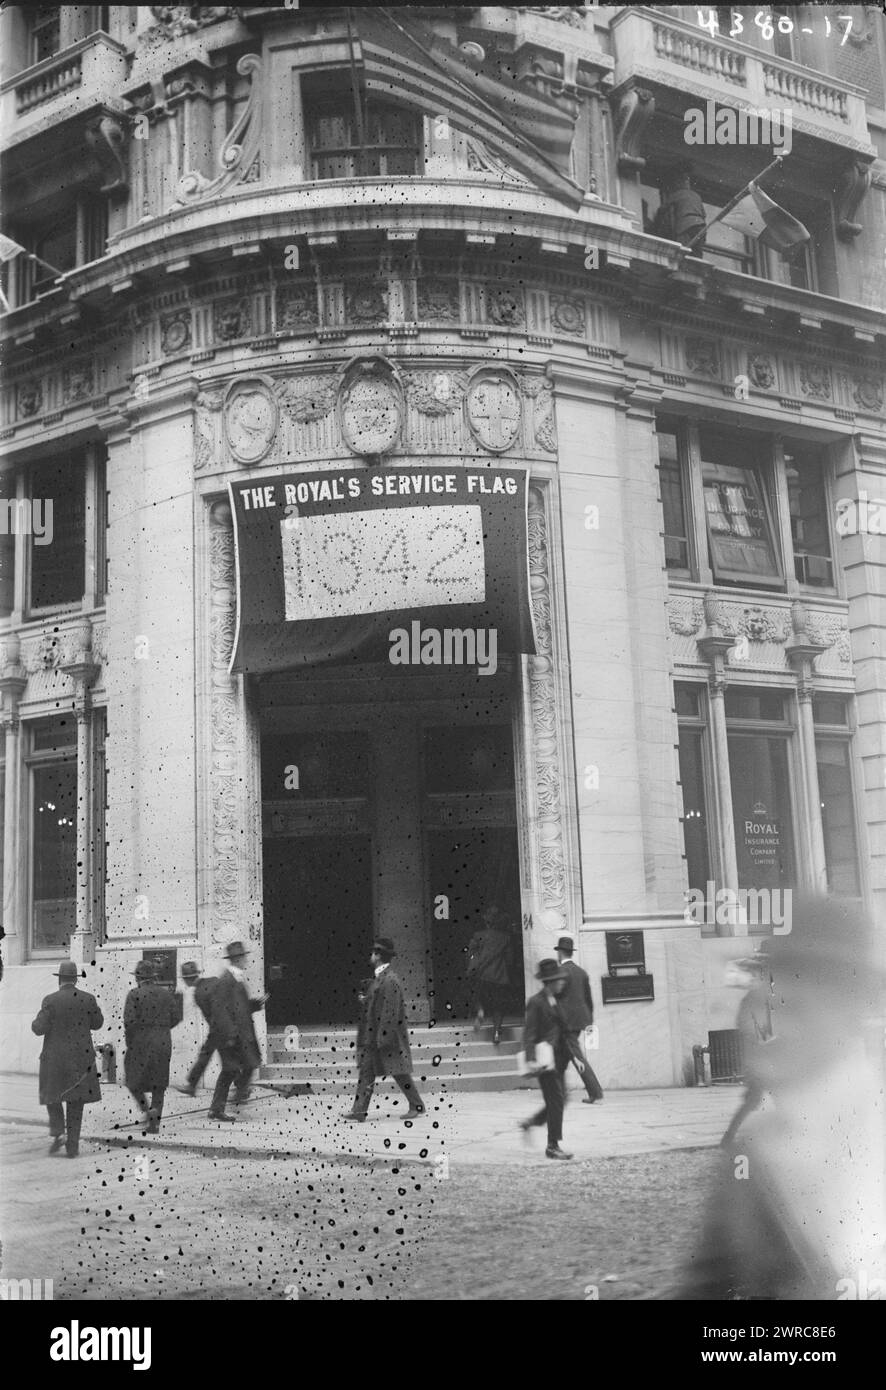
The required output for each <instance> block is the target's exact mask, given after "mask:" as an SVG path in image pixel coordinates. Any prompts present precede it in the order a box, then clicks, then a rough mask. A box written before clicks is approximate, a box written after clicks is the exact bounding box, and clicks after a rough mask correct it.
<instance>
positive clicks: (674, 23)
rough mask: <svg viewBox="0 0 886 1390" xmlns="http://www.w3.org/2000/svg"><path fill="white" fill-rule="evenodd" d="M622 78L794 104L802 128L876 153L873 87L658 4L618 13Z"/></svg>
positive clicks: (760, 103) (730, 99)
mask: <svg viewBox="0 0 886 1390" xmlns="http://www.w3.org/2000/svg"><path fill="white" fill-rule="evenodd" d="M612 34H613V46H614V51H615V74H614V77H615V86H616V88H617V87H619V86H621V84H622V83H624V82H627V81H629V80H631V79H634V80H639V79H642V80H643V81H644V82H647V83H651V84H653V85H655V84H657V85H659V86H664V87H671V88H674V89H675V90H676V91H681V90H682V91H685V92H688V93H691V94H692V95H693V96H695V97H700V98H702V99H705V98H710V99H711V100H715V101H719V102H720V103H721V104H729V103H731V104H734V105H736V106H739V107H745V108H747V109H757V108H765V107H786V108H788V109H789V110H792V111H793V115H794V122H793V123H794V128H795V130H802V131H805V132H806V133H808V134H810V135H814V136H817V137H819V138H820V139H825V140H834V141H836V142H837V143H839V144H843V145H847V146H849V147H850V148H852V149H855V150H860V151H864V152H866V153H869V154H873V153H874V149H873V146H872V145H871V141H870V135H869V134H868V128H867V119H866V111H865V93H864V90H863V89H862V88H861V87H856V86H853V84H852V83H849V82H841V81H839V80H838V79H837V78H834V77H829V76H827V75H826V74H818V73H810V71H809V69H808V68H804V67H801V66H800V64H799V63H793V62H790V61H789V60H788V59H781V58H777V57H775V56H774V55H773V54H772V53H771V52H760V51H759V50H758V49H754V48H751V47H749V46H748V45H747V44H742V43H739V42H734V41H732V40H723V41H720V40H717V39H712V38H711V37H710V36H709V35H708V34H707V32H706V31H704V30H702V29H700V28H698V27H696V26H695V25H693V24H690V23H687V22H686V21H684V20H680V19H670V18H665V17H664V16H663V15H662V14H661V13H660V12H658V11H656V10H652V9H641V8H636V9H633V8H629V7H625V8H624V9H622V10H620V11H619V12H618V13H617V14H616V15H615V16H614V17H613V20H612Z"/></svg>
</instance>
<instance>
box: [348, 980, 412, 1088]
mask: <svg viewBox="0 0 886 1390" xmlns="http://www.w3.org/2000/svg"><path fill="white" fill-rule="evenodd" d="M357 1038H358V1047H359V1048H360V1050H361V1051H362V1050H364V1049H368V1050H369V1052H370V1055H371V1057H372V1062H373V1066H374V1068H375V1075H376V1076H411V1075H412V1053H411V1051H410V1048H409V1031H408V1029H407V1027H406V1005H405V1003H404V1002H403V986H402V985H401V984H400V981H399V980H398V979H397V976H396V975H395V974H394V972H393V970H392V969H391V967H390V966H388V968H387V970H383V971H382V972H381V974H380V975H376V977H375V979H374V980H373V981H372V983H371V984H370V985H369V988H368V989H367V991H366V1000H365V1002H364V1005H363V1019H362V1022H361V1026H360V1028H359V1029H358V1033H357Z"/></svg>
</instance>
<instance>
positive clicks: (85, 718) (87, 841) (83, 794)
mask: <svg viewBox="0 0 886 1390" xmlns="http://www.w3.org/2000/svg"><path fill="white" fill-rule="evenodd" d="M69 640H72V641H73V642H74V643H75V644H76V645H75V648H74V651H73V652H72V654H71V655H72V657H73V659H72V660H71V661H66V662H65V663H63V666H62V669H63V670H64V671H65V673H66V674H67V675H69V676H70V677H71V678H72V680H73V682H74V688H75V691H76V695H75V697H74V714H75V717H76V719H77V906H76V914H77V915H76V927H75V930H74V935H73V937H72V938H71V943H70V947H69V954H70V957H71V960H74V961H76V962H77V964H78V965H80V966H83V965H88V964H91V963H92V961H93V960H94V958H95V945H96V943H95V933H94V931H93V923H92V909H91V898H92V892H91V889H92V884H91V878H92V866H93V862H94V860H93V853H92V834H93V814H92V810H93V786H92V702H91V699H90V693H89V692H90V686H91V685H92V682H93V680H94V679H95V677H96V675H97V674H98V667H97V666H96V665H95V664H94V662H93V659H92V624H91V622H90V621H89V619H88V618H87V619H84V621H83V622H82V623H80V624H78V626H77V627H76V628H75V629H74V630H73V632H72V633H71V634H69Z"/></svg>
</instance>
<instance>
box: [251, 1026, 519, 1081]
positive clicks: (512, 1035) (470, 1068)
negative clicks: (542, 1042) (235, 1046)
mask: <svg viewBox="0 0 886 1390" xmlns="http://www.w3.org/2000/svg"><path fill="white" fill-rule="evenodd" d="M284 1031H285V1030H283V1029H280V1028H273V1029H271V1030H270V1031H269V1033H268V1061H267V1063H266V1065H265V1066H263V1067H262V1068H261V1071H260V1077H261V1080H262V1081H267V1082H271V1083H273V1084H274V1085H281V1086H285V1085H299V1086H304V1085H309V1086H310V1088H311V1090H312V1091H331V1092H350V1091H352V1090H353V1088H354V1083H355V1081H356V1075H357V1062H356V1029H346V1028H328V1029H308V1030H305V1031H304V1032H302V1031H300V1032H299V1040H298V1041H299V1046H298V1048H297V1049H295V1050H294V1051H288V1050H287V1048H286V1047H285V1045H284ZM520 1036H521V1029H520V1028H519V1027H518V1026H516V1025H514V1024H510V1025H507V1024H506V1025H505V1026H504V1027H503V1028H502V1040H501V1042H500V1043H499V1045H498V1046H494V1045H493V1043H492V1028H491V1027H484V1028H481V1029H480V1030H479V1031H478V1032H476V1033H475V1032H474V1031H473V1029H472V1027H471V1025H470V1024H467V1025H461V1026H459V1025H447V1026H445V1027H441V1028H428V1027H421V1028H410V1030H409V1041H410V1047H411V1050H412V1061H413V1066H414V1069H415V1076H416V1079H417V1082H418V1084H419V1086H420V1087H421V1086H425V1087H430V1088H432V1089H437V1088H438V1087H441V1088H445V1089H446V1090H452V1091H505V1090H512V1089H517V1088H518V1087H522V1086H526V1085H527V1078H526V1077H523V1076H520V1075H519V1073H518V1072H517V1063H516V1053H517V1052H518V1051H519V1049H520V1046H521V1041H520ZM529 1084H530V1085H531V1080H530V1082H529ZM377 1085H378V1086H379V1087H382V1088H383V1089H384V1090H394V1091H396V1090H397V1089H398V1088H397V1086H396V1083H395V1082H393V1081H391V1080H389V1079H387V1078H384V1079H383V1078H379V1081H378V1083H377Z"/></svg>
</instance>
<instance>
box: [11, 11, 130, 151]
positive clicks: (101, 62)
mask: <svg viewBox="0 0 886 1390" xmlns="http://www.w3.org/2000/svg"><path fill="white" fill-rule="evenodd" d="M127 61H128V60H127V55H126V50H125V49H124V48H123V46H122V44H119V43H117V41H116V40H115V39H112V38H111V37H110V36H109V35H108V34H102V33H95V34H90V35H89V36H88V37H87V38H85V39H80V40H78V42H77V43H73V44H70V45H69V46H68V47H67V48H64V49H63V50H62V51H61V52H60V53H56V54H53V56H52V57H51V58H45V59H44V60H43V62H42V63H35V64H34V65H33V67H29V68H25V69H24V71H23V72H19V73H16V75H15V76H14V77H12V78H10V79H9V80H8V81H7V82H4V83H3V86H2V87H0V127H2V130H3V144H4V147H6V148H9V147H10V146H13V145H18V144H19V143H20V142H21V141H23V140H26V139H28V138H29V137H30V136H32V135H35V134H36V133H37V132H38V131H42V130H44V129H45V128H46V127H47V125H52V126H55V125H57V124H58V123H59V122H61V121H63V120H65V119H67V118H68V117H69V116H71V115H75V114H79V113H80V112H81V111H82V110H84V109H85V108H88V107H93V106H97V105H106V104H112V105H117V104H119V93H120V90H121V88H122V86H123V82H124V80H125V77H126V69H127Z"/></svg>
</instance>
